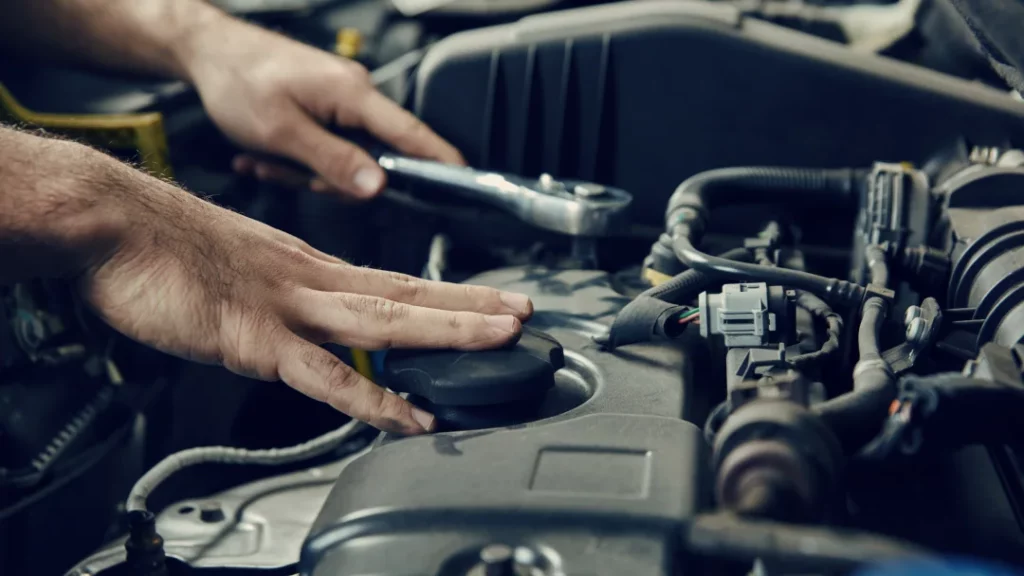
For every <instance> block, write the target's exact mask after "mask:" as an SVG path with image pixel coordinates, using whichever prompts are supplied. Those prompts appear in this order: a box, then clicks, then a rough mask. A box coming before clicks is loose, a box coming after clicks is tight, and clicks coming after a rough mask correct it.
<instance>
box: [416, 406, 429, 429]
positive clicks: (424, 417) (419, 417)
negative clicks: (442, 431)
mask: <svg viewBox="0 0 1024 576" xmlns="http://www.w3.org/2000/svg"><path fill="white" fill-rule="evenodd" d="M412 419H413V420H415V421H416V423H417V424H419V425H420V426H422V427H423V429H424V430H426V431H427V432H432V431H433V430H434V416H433V414H430V413H429V412H424V411H423V410H420V409H419V408H417V407H415V406H413V407H412Z"/></svg>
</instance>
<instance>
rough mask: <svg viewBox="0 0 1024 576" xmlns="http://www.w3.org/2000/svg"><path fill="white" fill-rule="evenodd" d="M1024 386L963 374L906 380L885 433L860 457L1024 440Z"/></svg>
mask: <svg viewBox="0 0 1024 576" xmlns="http://www.w3.org/2000/svg"><path fill="white" fill-rule="evenodd" d="M1022 412H1024V385H1022V384H1020V383H1019V382H1016V383H1010V382H1000V381H992V380H984V379H980V378H972V377H969V376H964V375H963V374H960V373H956V372H953V373H946V374H935V375H932V376H917V375H909V376H904V377H903V378H902V379H901V380H900V383H899V395H898V396H897V398H896V400H895V401H894V402H893V403H892V405H891V408H890V409H889V418H888V419H887V420H886V422H885V425H884V427H883V428H882V432H881V434H879V435H878V437H876V438H875V439H874V440H872V441H871V443H869V444H867V445H866V446H865V447H864V449H863V450H862V451H861V452H860V456H861V457H864V458H869V459H882V458H886V457H889V456H891V455H895V454H905V455H912V454H916V453H918V452H920V451H921V450H922V448H923V447H924V446H925V441H926V440H927V447H928V449H929V450H932V451H934V450H943V451H947V450H955V449H957V448H960V447H962V446H966V445H969V444H991V443H1002V442H1006V441H1007V439H1008V437H1009V438H1019V437H1021V435H1022V432H1024V428H1022V423H1021V419H1020V414H1021V413H1022Z"/></svg>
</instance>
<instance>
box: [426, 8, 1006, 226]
mask: <svg viewBox="0 0 1024 576" xmlns="http://www.w3.org/2000/svg"><path fill="white" fill-rule="evenodd" d="M412 104H413V107H414V109H415V111H416V113H417V114H418V115H419V116H420V117H421V118H422V119H423V120H424V121H425V122H426V123H427V124H428V125H430V126H431V127H432V128H434V129H435V130H436V131H437V132H438V133H439V134H440V135H441V136H443V137H445V138H446V139H448V140H449V141H450V142H451V143H452V144H454V145H455V146H456V147H457V148H458V149H460V150H463V151H465V153H466V159H467V161H468V162H469V163H470V164H471V165H473V166H477V167H480V168H486V169H493V170H501V171H508V172H513V173H517V174H523V175H527V176H537V175H539V174H540V173H542V172H547V173H549V174H552V175H553V176H555V177H559V178H570V177H573V178H581V179H584V180H589V181H593V182H600V183H602V184H606V185H609V186H616V187H619V188H622V189H624V190H627V191H629V192H631V193H633V194H634V202H633V211H634V214H635V217H636V218H637V219H638V220H640V221H641V222H642V223H644V224H650V225H660V224H662V219H663V218H664V211H665V204H666V202H667V201H668V197H669V196H670V195H671V194H672V191H673V190H674V189H675V187H676V186H677V185H678V184H679V183H680V182H682V181H683V180H685V179H686V178H688V177H690V176H692V175H693V174H696V173H697V172H701V171H703V170H709V169H712V168H719V167H723V166H750V165H768V166H821V167H844V166H869V165H871V164H872V163H873V162H875V161H877V160H885V161H891V162H902V161H909V162H914V163H922V162H924V161H926V160H927V159H929V158H930V157H931V156H932V155H933V154H934V153H935V152H936V151H937V150H938V149H939V148H941V147H942V146H945V145H947V144H949V143H951V142H954V141H956V140H957V139H959V138H966V139H967V140H968V141H970V142H971V143H973V144H977V145H987V146H993V145H994V146H1001V145H1004V143H1006V142H1017V141H1024V128H1022V127H1024V122H1022V120H1024V105H1022V104H1021V103H1020V102H1017V101H1014V100H1013V98H1012V97H1011V96H1010V95H1009V94H1008V93H1005V92H1000V91H998V90H995V89H992V88H986V87H984V86H981V85H978V84H974V83H971V82H968V81H966V80H961V79H958V78H954V77H951V76H945V75H943V74H940V73H938V72H933V71H930V70H926V69H923V68H919V67H916V66H913V65H910V64H905V63H902V62H898V61H895V60H890V59H887V58H883V57H880V56H876V55H873V54H864V53H858V52H854V51H852V50H849V49H848V48H846V47H845V46H843V45H841V44H837V43H834V42H830V41H827V40H823V39H821V38H816V37H814V36H810V35H808V34H804V33H801V32H796V31H793V30H790V29H786V28H783V27H781V26H778V25H774V24H771V23H768V22H763V21H759V20H756V19H753V18H748V17H745V16H743V15H742V14H741V13H740V11H739V9H738V8H737V7H736V6H734V5H732V3H727V2H689V1H683V0H645V1H634V2H621V3H615V4H606V5H600V6H592V7H586V8H580V9H575V10H565V11H561V12H555V13H551V14H542V15H537V16H530V17H527V18H523V19H522V20H520V21H518V22H514V23H511V24H505V25H501V26H493V27H489V28H481V29H477V30H471V31H467V32H462V33H459V34H454V35H452V36H449V37H447V38H445V39H444V40H441V41H440V42H438V43H437V44H435V45H433V47H432V48H431V49H430V51H429V52H428V53H427V55H426V56H425V57H424V59H423V63H422V64H421V66H420V69H419V71H418V75H417V78H416V94H415V100H414V102H413V103H412ZM820 220H821V222H822V225H823V226H833V224H832V220H831V219H828V218H822V219H820Z"/></svg>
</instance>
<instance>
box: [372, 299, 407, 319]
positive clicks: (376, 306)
mask: <svg viewBox="0 0 1024 576" xmlns="http://www.w3.org/2000/svg"><path fill="white" fill-rule="evenodd" d="M373 315H374V318H375V319H376V320H377V321H379V322H381V323H382V324H393V323H395V322H400V321H402V320H404V319H405V318H406V317H407V316H408V308H407V307H405V306H404V305H402V304H399V303H398V302H395V301H394V300H388V299H386V298H376V299H375V301H374V303H373Z"/></svg>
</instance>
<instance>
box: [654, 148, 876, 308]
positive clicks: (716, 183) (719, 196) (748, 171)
mask: <svg viewBox="0 0 1024 576" xmlns="http://www.w3.org/2000/svg"><path fill="white" fill-rule="evenodd" d="M862 180H863V176H862V172H861V171H856V170H849V169H843V170H827V169H809V168H773V167H739V168H722V169H718V170H708V171H706V172H701V173H700V174H697V175H695V176H692V177H690V178H688V179H687V180H686V181H684V182H683V183H682V184H680V185H679V187H677V188H676V190H675V192H674V193H673V194H672V197H671V198H670V199H669V203H668V208H667V209H666V211H665V228H666V230H667V231H668V232H669V234H668V238H669V242H671V248H672V252H673V253H674V254H675V255H676V257H677V258H678V259H679V261H680V262H682V263H683V264H686V265H687V266H688V267H690V268H692V269H696V270H699V271H702V272H705V273H707V274H709V275H719V276H724V277H726V278H729V279H735V280H748V281H753V282H768V283H770V284H778V285H782V286H789V287H792V288H798V289H802V290H808V291H810V292H814V293H815V294H818V295H819V296H821V297H822V298H824V299H825V300H827V301H829V302H832V303H835V304H839V305H852V304H860V302H861V301H862V300H863V298H864V288H863V287H861V286H858V285H856V284H853V283H851V282H847V281H845V280H840V279H838V278H826V277H823V276H818V275H816V274H810V273H808V272H802V271H799V270H789V269H783V268H770V267H767V266H762V265H758V264H748V263H744V262H736V261H729V260H725V259H723V258H720V257H716V256H710V255H708V254H704V253H703V252H701V251H700V250H698V249H697V248H696V247H695V241H696V240H697V239H698V238H699V237H700V236H701V235H702V234H703V233H704V230H705V229H706V228H707V224H708V221H709V219H710V213H711V212H712V211H713V210H714V209H715V208H717V207H719V206H723V205H728V204H737V203H751V202H759V203H764V202H778V201H781V200H788V201H792V200H815V199H817V200H827V201H828V202H829V203H830V204H832V205H833V206H834V205H836V204H837V203H839V202H846V201H849V200H851V199H853V198H854V196H855V194H854V192H855V191H856V189H857V185H858V182H860V181H862Z"/></svg>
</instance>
